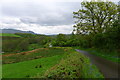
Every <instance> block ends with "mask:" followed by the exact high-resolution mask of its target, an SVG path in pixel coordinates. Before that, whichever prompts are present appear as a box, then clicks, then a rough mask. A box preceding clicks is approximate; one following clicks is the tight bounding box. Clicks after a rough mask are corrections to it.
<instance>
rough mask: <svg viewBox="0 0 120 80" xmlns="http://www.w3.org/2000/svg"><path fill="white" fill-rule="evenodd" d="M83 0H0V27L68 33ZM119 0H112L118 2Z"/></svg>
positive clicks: (46, 32)
mask: <svg viewBox="0 0 120 80" xmlns="http://www.w3.org/2000/svg"><path fill="white" fill-rule="evenodd" d="M81 1H83V0H0V28H1V29H3V28H11V29H18V30H23V31H29V30H30V31H33V32H35V33H39V34H49V35H50V34H59V33H63V34H70V33H71V32H72V30H73V27H72V26H73V25H74V19H73V14H72V13H73V11H78V9H79V8H80V2H81ZM118 1H119V0H114V2H118Z"/></svg>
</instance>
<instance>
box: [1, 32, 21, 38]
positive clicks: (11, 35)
mask: <svg viewBox="0 0 120 80" xmlns="http://www.w3.org/2000/svg"><path fill="white" fill-rule="evenodd" d="M0 36H10V37H20V36H19V35H16V34H10V33H0Z"/></svg>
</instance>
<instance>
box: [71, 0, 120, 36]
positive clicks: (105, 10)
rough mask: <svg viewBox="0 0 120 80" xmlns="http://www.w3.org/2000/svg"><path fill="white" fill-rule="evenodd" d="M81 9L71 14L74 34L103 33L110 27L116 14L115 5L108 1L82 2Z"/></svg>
mask: <svg viewBox="0 0 120 80" xmlns="http://www.w3.org/2000/svg"><path fill="white" fill-rule="evenodd" d="M97 1H99V2H97ZM81 7H82V9H79V11H77V12H73V14H74V18H75V19H76V21H75V22H76V25H74V32H75V33H76V34H90V33H93V34H96V33H103V32H104V31H106V30H107V29H108V28H109V27H111V26H112V24H113V23H114V20H115V19H116V18H117V14H118V10H117V5H116V4H115V3H113V2H110V1H107V2H104V1H102V0H96V1H90V2H88V1H84V2H82V3H81Z"/></svg>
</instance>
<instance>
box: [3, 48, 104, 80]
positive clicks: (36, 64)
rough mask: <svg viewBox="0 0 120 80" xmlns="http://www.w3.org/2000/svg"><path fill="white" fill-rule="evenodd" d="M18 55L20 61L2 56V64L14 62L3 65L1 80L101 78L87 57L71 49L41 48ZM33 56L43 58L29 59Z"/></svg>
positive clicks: (13, 57)
mask: <svg viewBox="0 0 120 80" xmlns="http://www.w3.org/2000/svg"><path fill="white" fill-rule="evenodd" d="M18 55H19V57H20V58H21V60H20V58H19V59H18V57H16V55H15V54H13V55H9V56H5V55H3V57H6V58H3V61H4V62H7V61H8V60H9V61H16V62H15V63H9V64H3V66H2V67H3V68H2V70H3V74H2V76H3V78H90V77H91V78H103V75H102V74H101V73H100V72H99V70H98V69H97V68H96V67H95V66H94V65H91V62H90V60H89V59H88V58H87V57H85V56H84V55H82V54H81V53H77V52H76V51H75V50H74V49H73V48H71V47H66V48H65V47H54V48H44V49H43V48H41V49H40V50H38V51H37V52H32V53H26V54H25V55H21V54H17V56H18ZM33 55H34V57H37V56H40V55H42V56H43V57H38V58H34V59H30V58H31V56H33ZM28 59H29V60H28ZM17 60H19V61H17ZM88 66H89V67H88ZM91 70H92V71H91ZM61 74H62V75H61Z"/></svg>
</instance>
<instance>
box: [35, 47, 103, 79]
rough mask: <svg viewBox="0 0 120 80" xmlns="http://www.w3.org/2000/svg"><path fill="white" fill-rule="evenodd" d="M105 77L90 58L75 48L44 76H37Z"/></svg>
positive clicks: (56, 77) (57, 77) (39, 76)
mask: <svg viewBox="0 0 120 80" xmlns="http://www.w3.org/2000/svg"><path fill="white" fill-rule="evenodd" d="M41 77H42V78H50V79H51V78H53V79H54V78H55V79H59V78H72V79H73V78H104V76H103V75H102V74H101V73H100V72H99V70H98V69H97V67H96V66H95V65H93V64H91V62H90V60H89V59H88V58H87V57H86V56H84V55H83V54H81V53H78V52H76V51H75V50H73V49H72V50H70V53H69V54H68V55H66V56H65V57H64V58H62V60H61V61H60V63H59V64H56V65H55V66H53V67H51V68H50V69H48V70H47V71H46V72H45V74H44V75H43V76H41V75H37V76H35V78H41Z"/></svg>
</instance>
